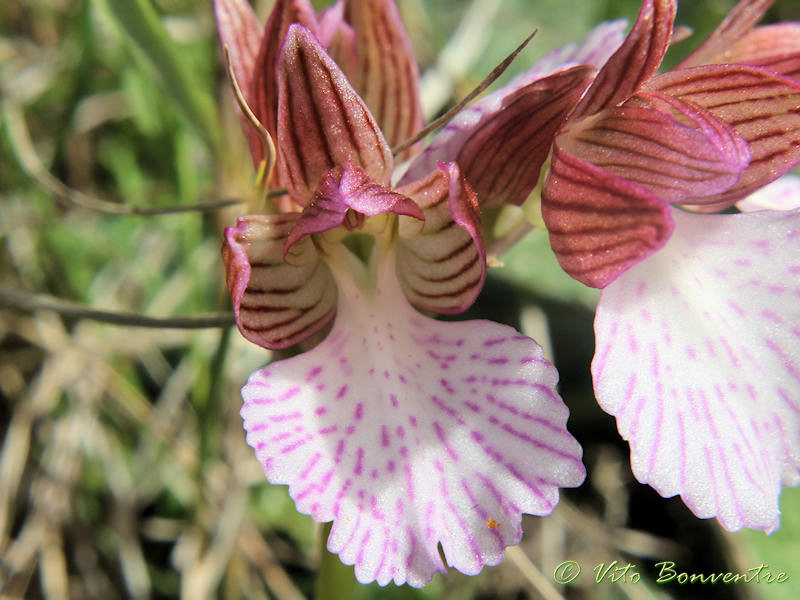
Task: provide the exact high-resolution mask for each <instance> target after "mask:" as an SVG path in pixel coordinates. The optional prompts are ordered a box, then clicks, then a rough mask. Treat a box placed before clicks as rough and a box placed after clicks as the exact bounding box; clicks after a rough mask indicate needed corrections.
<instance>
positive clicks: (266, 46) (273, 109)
mask: <svg viewBox="0 0 800 600" xmlns="http://www.w3.org/2000/svg"><path fill="white" fill-rule="evenodd" d="M292 23H300V24H302V25H304V26H305V27H307V28H308V29H309V30H310V31H311V32H312V33H316V23H317V18H316V16H315V15H314V8H313V7H312V6H311V3H310V2H309V1H308V0H277V2H275V5H274V6H273V7H272V12H271V13H270V15H269V18H268V19H267V24H266V27H265V28H264V35H263V37H262V39H261V47H260V49H259V51H258V58H257V59H256V65H257V67H256V70H255V73H253V80H252V94H253V99H254V101H255V106H254V107H253V112H254V113H255V115H256V116H257V117H258V119H259V121H261V123H262V124H263V125H264V127H266V128H267V131H269V133H270V135H271V136H272V138H273V139H275V138H276V137H277V118H278V60H279V58H280V52H281V46H282V45H283V40H284V38H285V37H286V32H287V31H288V29H289V26H290V25H291V24H292Z"/></svg>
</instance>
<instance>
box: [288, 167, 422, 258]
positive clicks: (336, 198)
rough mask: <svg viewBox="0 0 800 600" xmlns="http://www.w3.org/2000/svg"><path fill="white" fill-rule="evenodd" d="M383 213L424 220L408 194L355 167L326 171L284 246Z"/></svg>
mask: <svg viewBox="0 0 800 600" xmlns="http://www.w3.org/2000/svg"><path fill="white" fill-rule="evenodd" d="M385 213H392V214H395V215H405V216H407V217H412V218H414V219H418V220H420V221H421V220H423V219H424V218H425V217H424V216H423V214H422V211H421V210H420V208H419V207H418V206H417V205H416V204H415V203H414V201H413V200H412V199H411V198H408V197H407V196H404V195H403V194H399V193H397V192H395V191H393V190H391V189H389V188H387V187H384V186H382V185H380V184H379V183H376V182H375V181H373V180H372V179H370V177H369V175H367V173H366V172H365V171H364V170H363V169H359V168H357V167H349V168H347V169H344V171H342V170H341V169H336V170H334V171H328V172H327V173H326V174H325V175H324V176H323V178H322V182H321V183H320V186H319V188H318V189H317V191H316V193H315V194H314V200H313V201H312V202H311V204H309V205H308V206H306V207H305V208H304V209H303V214H302V215H301V216H300V219H299V220H298V221H297V225H295V227H294V228H293V229H292V231H291V233H290V234H289V239H288V241H287V243H286V248H287V249H288V248H291V247H292V246H293V245H294V244H295V243H296V242H297V241H299V240H301V239H303V238H304V237H306V236H308V235H313V234H317V233H324V232H326V231H330V230H331V229H334V228H336V227H339V226H340V225H344V226H345V227H346V228H347V229H359V228H361V226H362V225H363V223H364V217H374V216H376V215H381V214H385Z"/></svg>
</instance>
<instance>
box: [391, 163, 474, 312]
mask: <svg viewBox="0 0 800 600" xmlns="http://www.w3.org/2000/svg"><path fill="white" fill-rule="evenodd" d="M398 191H399V192H401V193H402V194H404V195H406V196H409V197H411V198H413V199H414V201H415V202H416V203H417V204H418V205H419V206H420V208H422V212H423V214H424V215H425V225H424V227H423V228H422V231H419V232H418V230H419V227H418V226H417V225H416V224H412V223H401V228H400V240H399V241H398V249H397V276H398V278H399V279H400V283H401V285H402V286H403V290H404V291H405V293H406V296H408V299H409V300H410V301H411V302H412V303H413V304H415V305H416V306H418V307H419V308H422V309H425V310H431V311H434V312H437V313H458V312H462V311H464V310H466V309H467V308H468V307H469V306H470V305H471V304H472V303H473V302H474V301H475V298H476V297H477V295H478V293H479V292H480V290H481V288H482V287H483V282H484V279H485V278H486V252H485V249H484V245H483V237H482V235H481V229H480V215H479V212H478V205H477V199H476V197H475V193H474V192H473V191H472V189H471V188H470V186H469V184H468V183H467V182H466V181H465V180H464V178H463V176H462V175H461V174H460V172H459V170H458V167H457V166H456V164H455V163H440V164H439V169H438V170H437V171H434V172H433V173H431V174H430V175H429V176H428V177H425V178H423V179H420V180H419V181H415V182H413V183H410V184H408V185H405V186H403V187H401V188H399V190H398ZM417 232H418V233H417Z"/></svg>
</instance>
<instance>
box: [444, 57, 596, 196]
mask: <svg viewBox="0 0 800 600" xmlns="http://www.w3.org/2000/svg"><path fill="white" fill-rule="evenodd" d="M593 72H594V70H593V69H592V68H591V67H583V66H581V67H574V68H572V69H568V70H566V71H560V72H558V73H555V74H553V75H550V76H548V77H544V78H542V79H539V80H538V81H535V82H534V83H531V84H530V85H526V86H524V87H522V88H521V89H519V90H517V91H516V92H514V93H512V94H511V95H509V96H508V98H505V99H504V101H503V104H502V106H501V107H500V108H499V109H498V110H496V111H494V112H492V113H490V114H489V115H487V116H486V117H484V118H483V119H481V121H480V123H479V124H478V125H477V126H476V127H475V129H474V131H473V132H472V134H471V135H470V136H469V138H468V139H467V140H466V141H465V142H464V145H463V146H462V148H461V151H460V152H459V154H458V159H457V161H458V165H459V167H460V168H461V171H462V173H463V174H464V176H465V177H466V178H467V180H468V181H469V182H470V184H471V185H472V187H473V189H474V190H475V193H476V194H477V195H478V200H479V201H480V205H481V208H483V209H487V208H491V207H493V206H498V205H500V204H503V203H512V204H522V202H524V201H525V199H526V198H527V197H528V194H530V192H531V190H532V189H533V188H534V187H535V186H536V182H537V181H538V179H539V171H540V170H541V168H542V164H544V161H545V160H546V159H547V155H548V154H549V153H550V147H551V145H552V143H553V137H554V136H555V134H556V131H557V130H558V128H559V126H560V125H561V123H562V121H563V120H564V118H565V117H566V115H567V114H568V113H569V111H571V110H572V108H573V106H574V105H575V103H576V102H577V101H578V99H579V98H580V96H581V94H582V93H583V91H584V90H585V89H586V86H587V85H588V84H589V82H590V81H591V77H592V74H593Z"/></svg>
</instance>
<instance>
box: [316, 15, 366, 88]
mask: <svg viewBox="0 0 800 600" xmlns="http://www.w3.org/2000/svg"><path fill="white" fill-rule="evenodd" d="M318 24H319V31H318V33H317V36H318V37H319V43H320V44H322V47H323V48H325V49H326V50H327V51H328V54H329V55H330V57H331V58H332V59H333V60H334V61H335V62H336V64H337V65H339V66H340V67H341V68H342V71H344V73H345V75H347V74H349V73H355V72H357V70H358V51H357V49H356V38H357V36H356V32H355V31H354V30H353V28H352V26H351V25H350V24H349V23H348V22H346V21H345V20H344V2H343V0H337V2H336V4H333V5H331V6H329V7H328V8H326V9H325V10H323V11H322V12H321V13H320V14H319V16H318ZM348 78H349V77H348ZM356 91H359V90H358V89H357V88H356Z"/></svg>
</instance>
